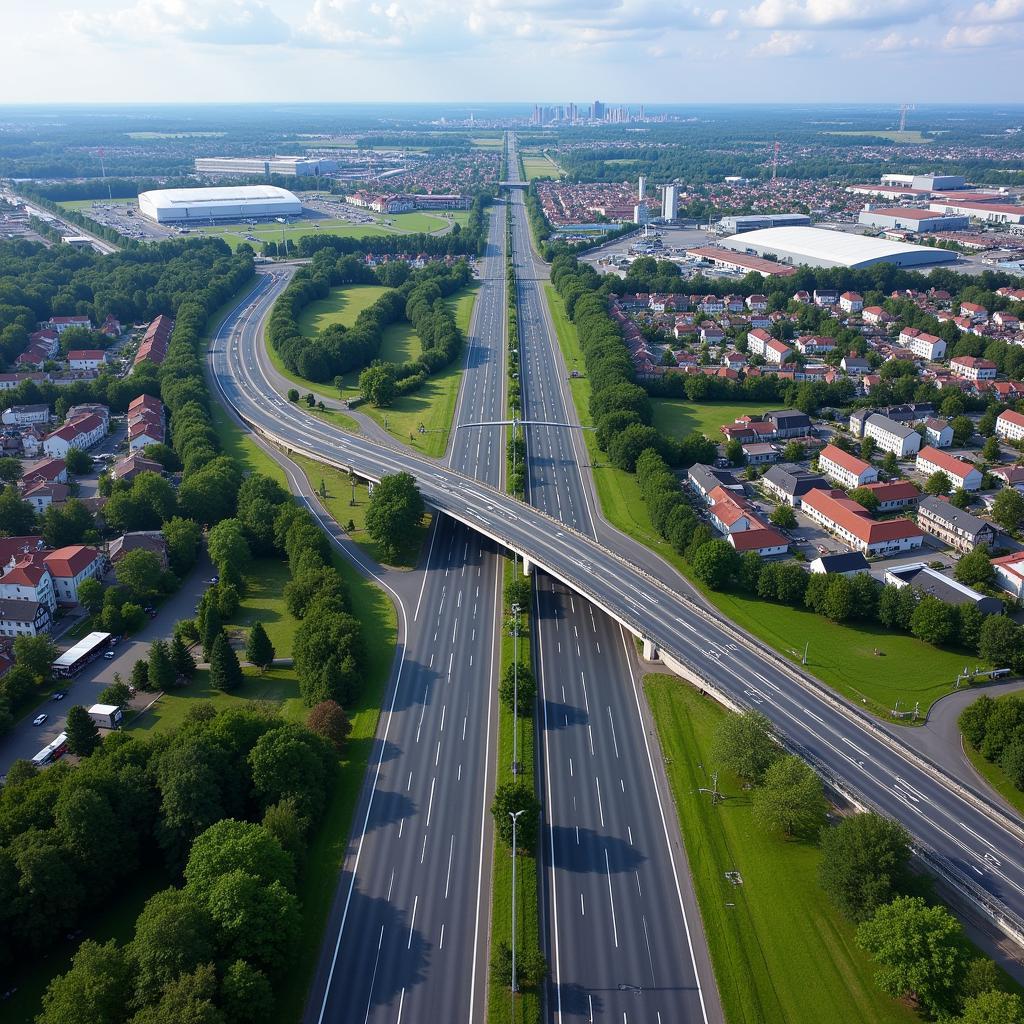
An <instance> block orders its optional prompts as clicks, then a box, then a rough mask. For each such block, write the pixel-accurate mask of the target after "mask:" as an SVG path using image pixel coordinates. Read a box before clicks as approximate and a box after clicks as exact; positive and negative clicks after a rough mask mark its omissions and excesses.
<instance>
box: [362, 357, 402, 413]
mask: <svg viewBox="0 0 1024 1024" xmlns="http://www.w3.org/2000/svg"><path fill="white" fill-rule="evenodd" d="M359 393H360V394H361V395H363V397H364V398H366V400H367V401H368V402H370V403H371V404H373V405H375V406H376V407H377V408H378V409H380V408H383V407H384V406H386V405H390V404H391V400H392V399H393V398H394V397H395V367H394V365H393V364H392V363H382V362H374V363H371V364H370V365H369V366H367V367H366V369H365V370H363V371H362V373H360V374H359Z"/></svg>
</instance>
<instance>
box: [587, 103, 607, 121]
mask: <svg viewBox="0 0 1024 1024" xmlns="http://www.w3.org/2000/svg"><path fill="white" fill-rule="evenodd" d="M590 112H591V116H592V117H593V119H594V120H595V121H603V120H604V104H603V103H602V102H601V101H600V100H594V105H593V106H592V107H591V108H590Z"/></svg>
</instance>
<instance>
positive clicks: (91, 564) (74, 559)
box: [44, 544, 106, 604]
mask: <svg viewBox="0 0 1024 1024" xmlns="http://www.w3.org/2000/svg"><path fill="white" fill-rule="evenodd" d="M44 562H45V564H46V568H47V569H49V571H50V575H51V576H52V577H53V582H54V589H55V590H56V591H57V600H58V601H59V602H60V603H61V604H77V603H78V587H79V585H80V584H81V583H82V581H83V580H88V579H92V578H93V577H94V576H102V575H103V572H104V571H105V568H106V558H105V556H104V555H103V552H101V551H99V550H97V549H96V548H92V547H88V546H86V545H84V544H72V545H70V546H69V547H65V548H58V549H57V550H56V551H51V552H49V553H48V554H47V555H46V556H45V558H44Z"/></svg>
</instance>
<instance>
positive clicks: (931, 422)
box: [924, 416, 953, 448]
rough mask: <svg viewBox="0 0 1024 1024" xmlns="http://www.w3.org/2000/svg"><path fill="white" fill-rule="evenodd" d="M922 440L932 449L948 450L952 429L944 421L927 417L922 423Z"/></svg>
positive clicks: (951, 439)
mask: <svg viewBox="0 0 1024 1024" xmlns="http://www.w3.org/2000/svg"><path fill="white" fill-rule="evenodd" d="M924 438H925V440H926V441H927V442H928V444H930V445H931V446H932V447H933V448H948V447H949V446H950V445H951V444H952V443H953V428H952V426H950V424H949V423H948V422H947V421H946V420H938V419H936V418H935V417H934V416H929V417H928V419H926V420H925V421H924Z"/></svg>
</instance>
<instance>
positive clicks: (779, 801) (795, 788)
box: [752, 754, 828, 835]
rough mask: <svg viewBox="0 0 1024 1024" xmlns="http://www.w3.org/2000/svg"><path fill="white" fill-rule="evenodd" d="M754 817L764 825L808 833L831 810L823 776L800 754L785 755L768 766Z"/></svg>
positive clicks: (788, 832) (756, 795)
mask: <svg viewBox="0 0 1024 1024" xmlns="http://www.w3.org/2000/svg"><path fill="white" fill-rule="evenodd" d="M752 804H753V814H754V820H755V821H756V822H757V823H758V824H759V825H760V826H761V827H762V828H764V829H768V830H771V831H779V830H781V831H782V832H785V833H786V835H794V834H797V835H806V834H808V833H809V832H811V831H812V830H813V829H815V828H817V827H818V826H820V825H821V822H822V820H823V819H824V817H825V812H826V811H827V810H828V804H827V803H826V801H825V795H824V793H823V792H822V788H821V779H819V778H818V776H817V775H816V774H815V773H814V771H813V769H812V768H811V767H810V766H809V765H807V764H805V763H804V762H803V761H801V760H800V758H799V757H793V756H792V755H789V754H787V755H785V756H783V757H780V758H777V759H776V760H775V761H773V762H772V764H770V765H769V766H768V769H767V770H766V771H765V773H764V780H763V782H762V783H761V785H760V786H759V787H758V788H757V789H755V790H754V793H753V797H752Z"/></svg>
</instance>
